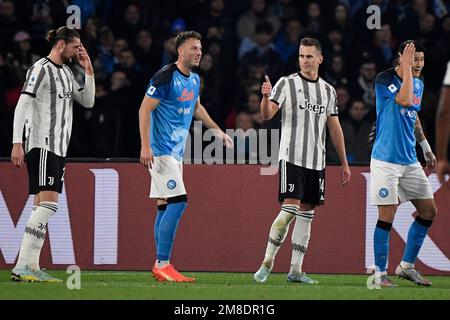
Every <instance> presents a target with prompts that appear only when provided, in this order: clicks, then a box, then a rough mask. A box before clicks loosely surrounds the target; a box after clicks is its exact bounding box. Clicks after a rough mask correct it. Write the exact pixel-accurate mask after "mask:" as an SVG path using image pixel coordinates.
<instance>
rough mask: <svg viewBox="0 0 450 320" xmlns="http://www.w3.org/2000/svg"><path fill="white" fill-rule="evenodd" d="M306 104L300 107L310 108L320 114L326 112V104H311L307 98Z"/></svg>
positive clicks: (303, 108) (309, 109)
mask: <svg viewBox="0 0 450 320" xmlns="http://www.w3.org/2000/svg"><path fill="white" fill-rule="evenodd" d="M305 102H306V106H303V105H300V106H299V107H300V109H302V110H305V109H306V110H308V111H312V112H314V113H318V114H319V115H321V114H323V113H324V112H325V106H322V105H320V104H311V102H309V100H305Z"/></svg>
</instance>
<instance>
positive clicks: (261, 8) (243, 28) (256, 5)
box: [236, 0, 281, 40]
mask: <svg viewBox="0 0 450 320" xmlns="http://www.w3.org/2000/svg"><path fill="white" fill-rule="evenodd" d="M260 21H268V22H270V24H271V25H272V30H273V32H274V33H275V34H276V33H278V30H280V28H281V21H280V19H279V18H278V17H277V16H276V15H274V14H271V13H270V12H269V10H268V8H267V5H266V0H251V8H250V10H248V11H247V12H246V13H244V14H243V15H242V16H240V17H239V20H238V22H237V26H236V30H237V35H238V38H239V39H240V40H242V39H244V38H246V37H247V38H252V37H253V35H254V34H255V28H256V25H257V23H258V22H260Z"/></svg>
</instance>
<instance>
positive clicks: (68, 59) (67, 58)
mask: <svg viewBox="0 0 450 320" xmlns="http://www.w3.org/2000/svg"><path fill="white" fill-rule="evenodd" d="M61 60H62V61H63V63H64V64H70V63H71V62H72V57H67V56H64V55H61Z"/></svg>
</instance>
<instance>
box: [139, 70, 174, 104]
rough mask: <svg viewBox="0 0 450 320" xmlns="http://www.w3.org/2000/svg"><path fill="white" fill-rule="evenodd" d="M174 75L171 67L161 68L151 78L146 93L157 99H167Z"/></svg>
mask: <svg viewBox="0 0 450 320" xmlns="http://www.w3.org/2000/svg"><path fill="white" fill-rule="evenodd" d="M172 76H173V71H171V70H170V68H168V69H165V68H163V69H161V70H160V71H158V72H157V73H156V74H155V75H154V76H153V77H152V78H151V80H150V83H149V84H148V87H147V91H146V93H145V94H146V95H147V96H149V97H151V98H154V99H157V100H162V99H165V98H166V97H167V96H168V94H169V90H170V83H171V82H172Z"/></svg>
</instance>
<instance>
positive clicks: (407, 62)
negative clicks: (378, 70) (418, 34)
mask: <svg viewBox="0 0 450 320" xmlns="http://www.w3.org/2000/svg"><path fill="white" fill-rule="evenodd" d="M415 52H416V47H415V46H414V43H413V42H410V43H408V44H407V45H406V46H405V49H404V50H403V53H402V54H401V56H400V63H401V65H402V66H403V67H405V68H408V67H409V68H411V67H412V65H413V63H414V53H415Z"/></svg>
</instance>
